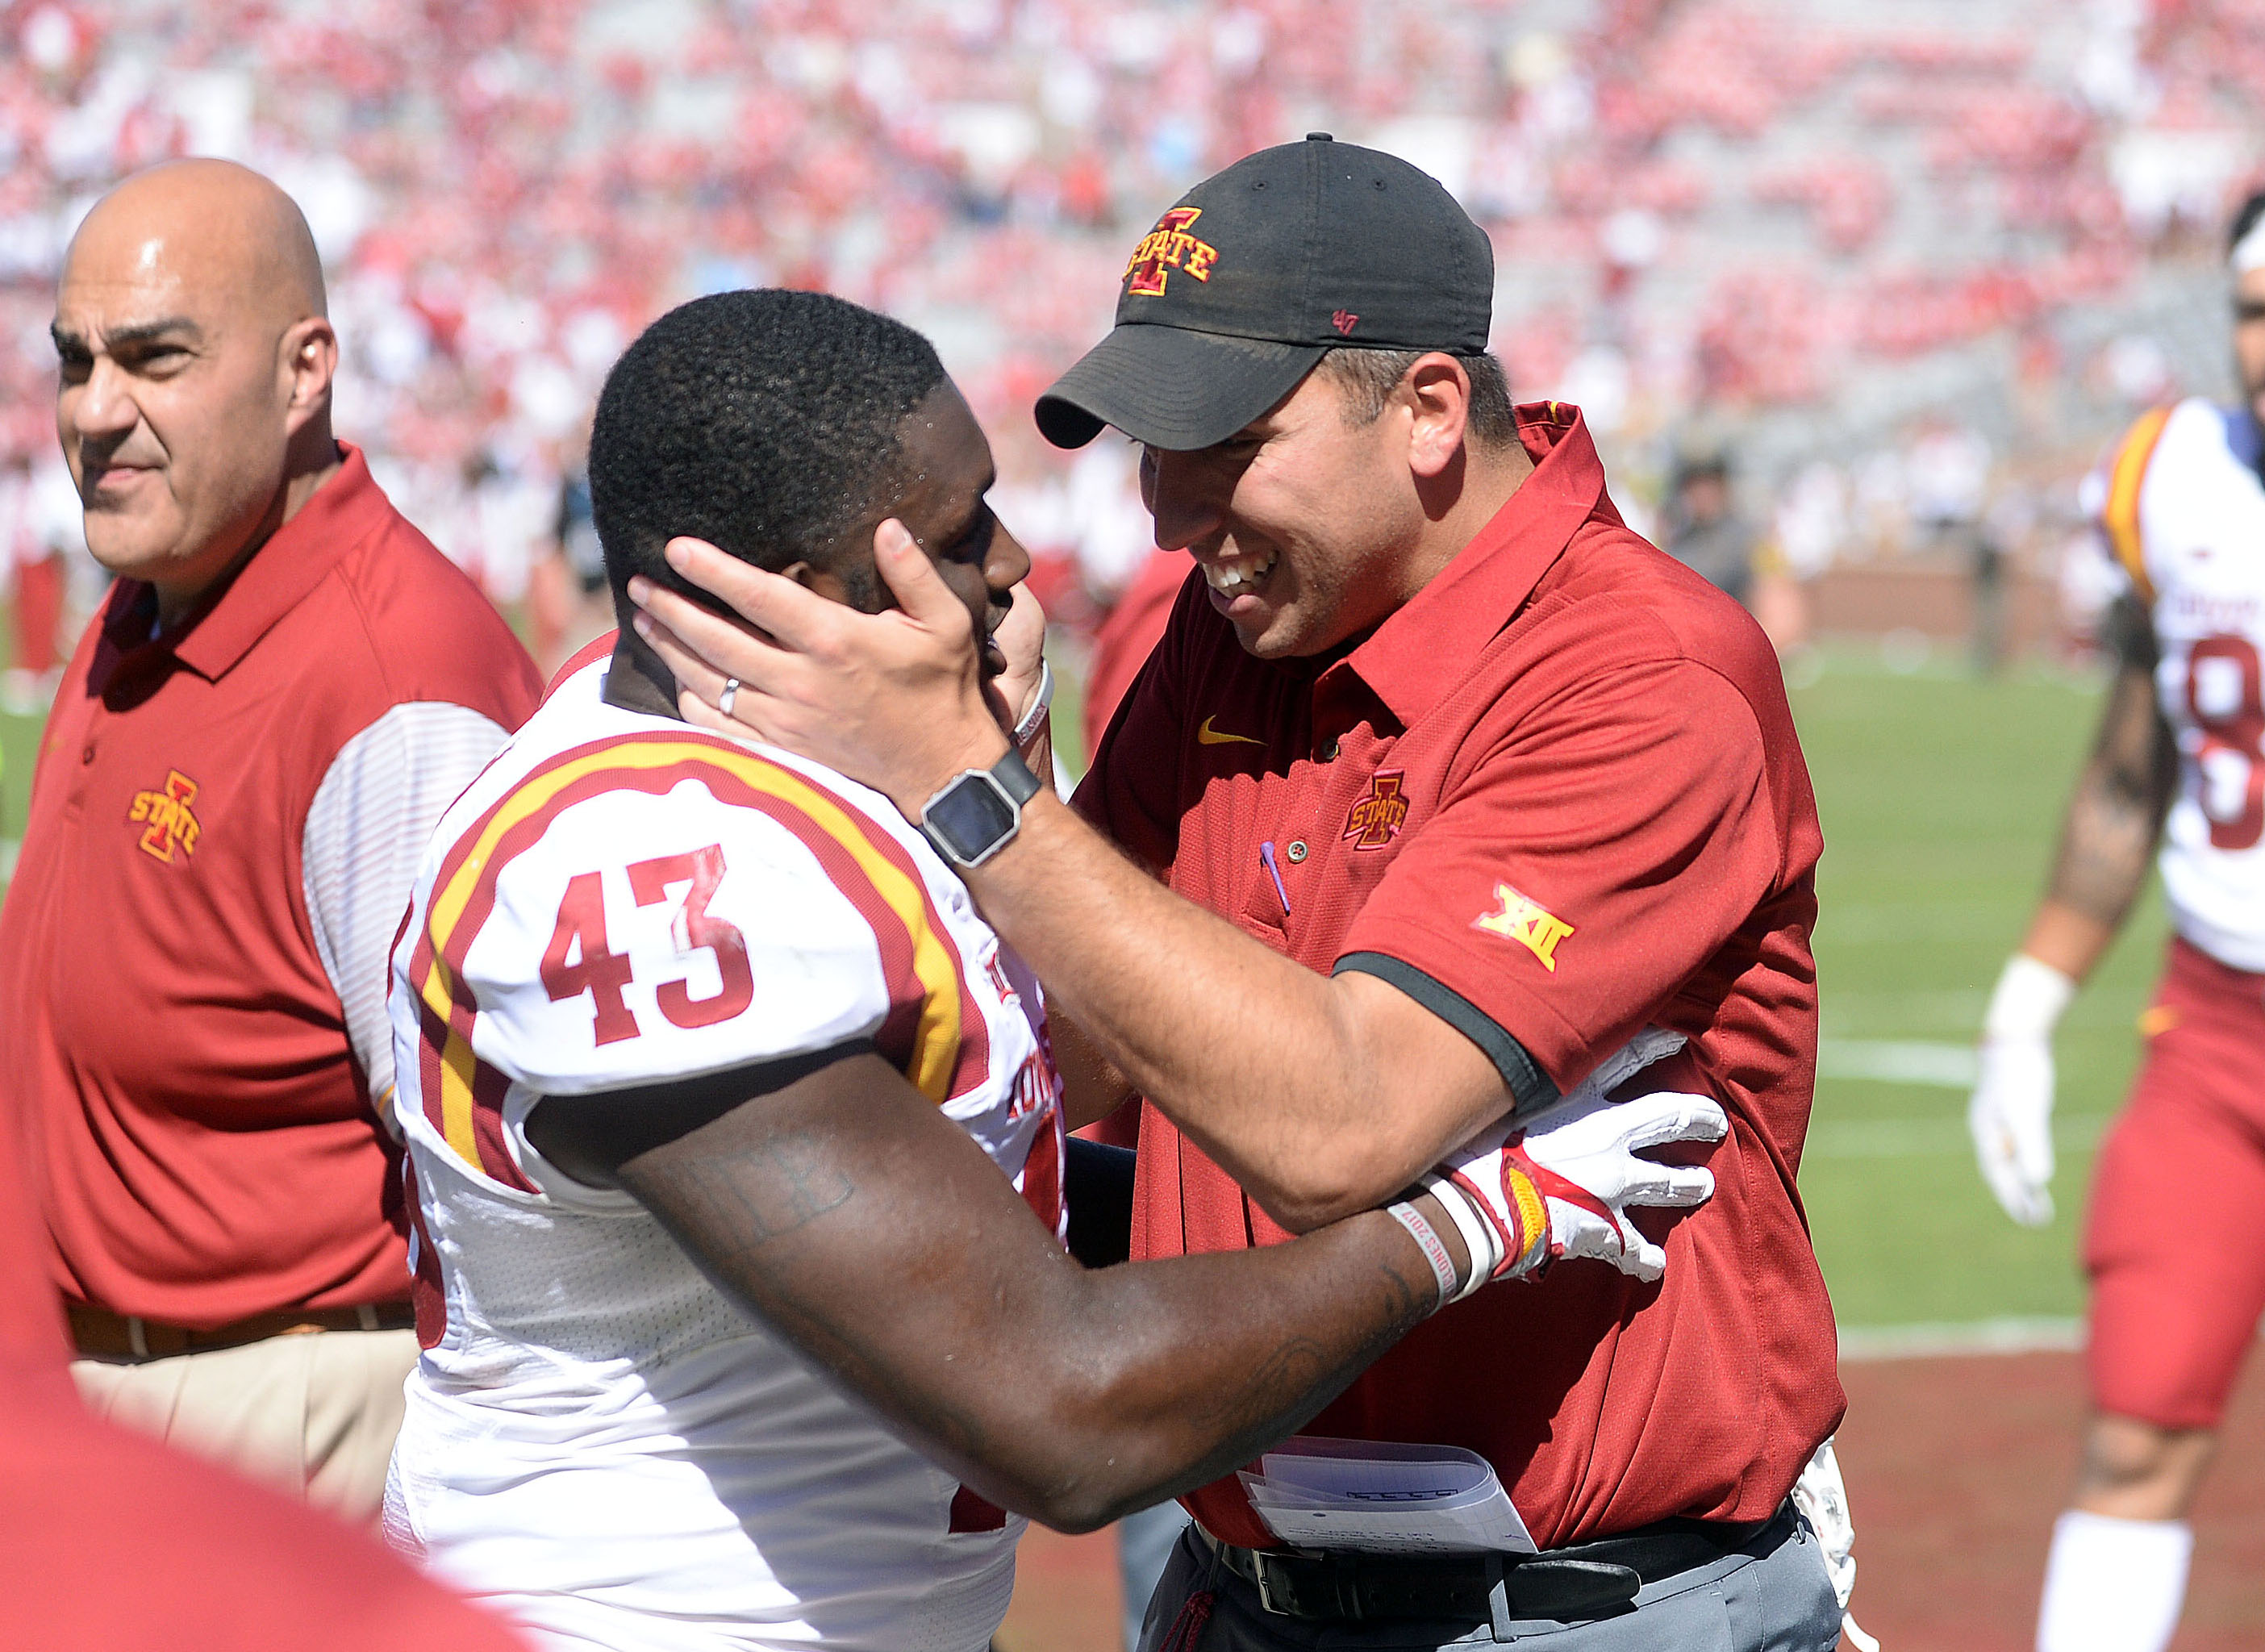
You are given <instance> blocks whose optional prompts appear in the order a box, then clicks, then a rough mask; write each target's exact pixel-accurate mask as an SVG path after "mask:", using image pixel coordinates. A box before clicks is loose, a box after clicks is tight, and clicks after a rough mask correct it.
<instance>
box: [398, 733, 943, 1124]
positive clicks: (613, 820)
mask: <svg viewBox="0 0 2265 1652" xmlns="http://www.w3.org/2000/svg"><path fill="white" fill-rule="evenodd" d="M716 783H717V778H716V777H715V776H707V777H703V778H688V779H686V780H683V781H681V782H679V783H678V784H676V785H674V786H672V787H668V788H666V789H665V790H646V789H644V788H637V787H608V788H605V789H602V790H596V791H595V792H594V794H593V795H590V796H587V797H582V798H580V799H579V800H577V801H574V802H572V803H570V804H566V805H565V806H564V807H563V808H560V809H558V810H557V811H556V813H555V815H553V817H552V818H550V819H548V820H547V821H545V822H543V823H542V824H541V825H540V826H539V827H537V828H535V829H534V830H532V831H530V832H528V841H526V842H525V843H524V844H523V846H520V847H516V848H515V849H513V850H512V851H510V852H507V853H506V854H499V855H496V856H495V858H494V859H493V860H492V861H491V862H489V864H488V865H487V866H485V867H484V868H483V870H482V871H481V873H480V874H479V875H478V876H477V877H474V878H473V879H471V880H470V881H471V884H472V888H471V889H470V891H468V892H469V893H470V900H469V901H468V902H467V904H466V906H465V907H464V908H463V909H462V913H461V915H459V916H458V917H457V919H456V921H455V925H454V926H452V928H453V929H455V930H456V931H461V930H462V927H463V926H465V925H467V924H474V925H477V929H476V931H475V932H474V933H471V934H470V935H462V936H461V938H459V935H456V934H452V935H451V937H450V941H449V942H448V944H447V945H446V947H445V948H444V950H443V953H442V956H441V959H440V962H441V964H442V966H443V972H444V973H445V974H446V975H447V976H448V980H447V982H446V985H445V986H444V988H443V990H444V991H446V992H447V993H448V996H449V997H450V998H451V999H452V1000H455V1002H452V1004H451V1013H452V1014H458V1015H461V1013H462V1009H463V1008H472V1009H473V1010H474V1015H473V1017H472V1020H471V1026H470V1049H471V1052H472V1053H473V1054H474V1055H475V1056H476V1057H477V1059H479V1060H480V1061H481V1062H482V1063H484V1064H485V1065H487V1066H492V1068H494V1069H495V1070H496V1071H498V1072H499V1073H502V1074H503V1075H504V1076H506V1078H508V1079H510V1080H511V1081H513V1082H514V1083H518V1084H523V1085H525V1086H527V1087H528V1088H530V1089H533V1090H536V1091H539V1092H541V1093H543V1094H544V1095H586V1094H589V1093H592V1092H595V1091H603V1090H612V1089H622V1088H636V1087H642V1086H646V1085H652V1084H655V1083H659V1082H664V1081H669V1080H673V1079H688V1078H693V1077H696V1076H699V1075H702V1074H705V1073H716V1072H721V1071H724V1070H726V1069H729V1068H732V1067H737V1066H747V1065H750V1064H753V1063H757V1062H762V1061H768V1060H774V1059H780V1058H783V1057H786V1056H792V1055H798V1054H803V1053H805V1052H812V1051H819V1050H824V1049H828V1048H832V1047H834V1046H836V1045H839V1044H844V1043H847V1042H848V1041H850V1040H853V1039H859V1038H873V1039H877V1040H878V1039H881V1038H883V1037H885V1035H886V1034H887V1033H888V1032H889V1031H890V1023H891V1022H892V1017H895V1016H898V1015H899V1011H902V1012H905V1013H907V1014H911V1015H917V1013H918V1011H919V1009H920V1008H921V1002H922V1001H923V998H924V993H923V991H922V986H921V978H920V973H919V971H918V967H917V953H918V951H919V946H918V939H917V935H916V934H915V931H917V930H918V929H919V928H921V922H920V919H919V915H918V912H917V901H918V896H917V892H916V891H912V890H911V889H909V888H908V887H906V886H905V885H906V884H907V882H908V880H907V875H906V874H905V872H904V871H903V870H901V869H900V868H898V867H896V866H893V865H891V864H889V863H888V862H886V861H885V858H884V857H883V856H882V855H879V854H878V853H877V852H875V850H874V848H873V846H872V844H871V841H870V838H868V837H866V836H865V835H864V834H863V833H858V832H856V830H855V827H854V826H848V827H845V828H844V829H842V830H841V831H839V832H835V831H832V830H829V829H828V826H829V824H830V823H829V822H827V821H826V820H825V819H822V818H815V817H814V816H813V813H812V811H811V810H810V809H808V808H804V807H796V806H793V805H791V804H782V803H780V801H779V800H777V799H775V798H765V797H760V796H759V795H757V796H751V797H747V798H738V799H732V800H730V801H726V800H725V799H722V798H719V797H717V795H716V792H715V790H711V789H710V788H711V786H712V785H714V784H716ZM801 801H802V802H803V803H805V804H807V803H809V802H810V801H811V800H809V799H803V800H801ZM767 804H768V805H769V806H766V805H767ZM824 812H825V811H824V809H823V808H819V810H817V811H816V817H822V816H823V814H824ZM508 835H509V834H508V833H506V836H508ZM624 846H634V848H625V847H624ZM861 850H862V851H863V855H864V856H865V859H866V861H867V862H869V863H866V864H860V862H859V852H860V851H861ZM892 884H893V885H895V887H893V888H892ZM892 895H894V896H896V897H897V899H896V900H895V901H894V902H893V904H892ZM907 897H909V899H907ZM908 908H910V909H911V910H910V911H909V913H908V910H907V909H908ZM435 913H436V915H438V916H441V917H443V918H445V917H446V916H447V913H445V912H444V911H442V910H441V902H440V900H439V899H436V902H435ZM908 915H909V916H910V917H911V920H912V921H910V922H907V916H908ZM892 942H893V944H892ZM450 953H453V954H454V957H455V960H456V961H455V962H454V963H451V962H450V961H449V958H448V954H450Z"/></svg>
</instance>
